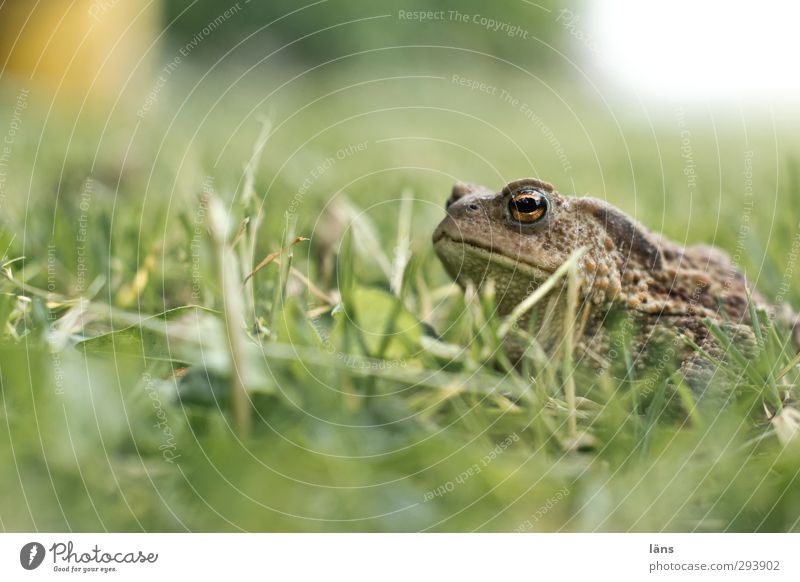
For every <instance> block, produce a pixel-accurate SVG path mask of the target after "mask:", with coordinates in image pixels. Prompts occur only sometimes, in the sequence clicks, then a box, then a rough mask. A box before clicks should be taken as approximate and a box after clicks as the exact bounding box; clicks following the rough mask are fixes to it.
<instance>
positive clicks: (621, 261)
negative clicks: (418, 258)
mask: <svg viewBox="0 0 800 582" xmlns="http://www.w3.org/2000/svg"><path fill="white" fill-rule="evenodd" d="M433 242H434V247H435V250H436V253H437V255H438V256H439V258H440V259H441V261H442V263H443V264H444V266H445V269H446V270H447V272H448V273H449V274H450V275H451V276H452V277H453V279H455V280H456V281H457V282H458V283H459V284H460V285H461V286H462V287H466V286H467V285H468V284H469V283H470V282H472V283H474V284H475V285H477V287H478V289H481V288H483V286H484V285H485V284H486V282H487V281H489V280H492V281H493V282H494V284H495V289H496V298H497V305H498V310H499V312H500V314H501V315H507V314H509V313H510V312H511V311H512V310H513V309H514V307H515V306H516V305H518V304H519V303H520V301H522V300H523V299H524V298H525V297H527V296H528V295H530V294H531V293H532V292H533V291H534V290H535V289H536V288H538V287H539V286H540V285H541V284H542V283H543V282H544V281H545V280H546V279H547V278H548V277H550V276H551V275H552V274H553V272H554V271H555V270H556V269H557V268H558V267H559V266H560V265H562V264H563V263H564V262H565V261H566V260H567V258H568V257H569V256H570V254H571V253H572V252H573V251H575V250H576V249H577V248H579V247H583V249H584V253H583V254H582V255H581V257H580V259H579V262H578V282H579V284H580V287H579V303H578V314H577V316H576V318H575V319H576V321H575V326H576V333H575V335H576V340H577V341H576V350H577V352H578V355H579V357H580V358H581V359H582V360H583V361H584V362H586V363H588V364H590V365H592V364H594V365H595V366H599V367H601V368H602V367H605V366H606V365H607V363H608V362H607V358H606V354H607V352H608V351H609V348H610V344H609V342H610V341H611V340H610V337H611V334H610V333H609V328H610V325H609V322H611V321H618V320H619V318H618V317H615V316H614V314H617V315H619V314H620V313H621V314H623V315H624V316H626V317H627V318H628V319H629V320H633V321H634V322H635V331H634V332H633V334H634V335H635V336H636V337H635V338H634V341H633V342H632V344H633V350H632V351H633V355H634V357H635V359H637V360H639V361H640V362H644V361H645V359H646V358H645V354H646V352H647V348H648V347H649V346H652V345H655V342H656V340H657V339H666V340H667V342H668V343H667V345H666V346H664V345H663V344H659V345H661V349H660V350H659V352H664V351H666V353H668V354H672V355H673V356H674V358H673V359H674V360H676V361H677V362H679V363H680V364H681V366H682V370H683V372H684V373H685V374H686V378H687V381H688V382H689V383H690V385H692V386H693V387H695V388H698V389H699V388H700V386H701V385H702V384H703V383H704V382H705V381H707V380H708V378H709V377H710V376H712V375H713V374H714V372H715V368H716V367H717V366H716V365H714V364H713V363H712V361H714V360H715V361H716V363H717V365H718V363H719V362H720V361H726V352H727V351H728V350H729V349H730V345H728V346H725V345H721V344H720V342H719V340H718V339H715V338H714V336H713V335H712V334H711V332H710V330H709V327H708V326H707V325H706V323H705V321H706V320H710V321H713V322H715V323H717V324H718V325H719V327H720V328H722V329H723V330H724V332H725V333H726V334H727V336H728V337H729V338H730V339H731V342H732V345H733V346H735V347H736V349H737V350H738V351H739V352H740V353H741V354H744V355H745V356H746V357H747V356H749V355H752V354H753V353H754V352H755V350H757V345H756V338H755V337H754V333H753V327H752V325H751V321H750V317H751V311H750V305H749V303H748V298H747V296H748V292H749V293H750V294H751V296H752V300H753V304H754V305H755V306H756V307H757V308H761V309H764V310H766V311H768V312H770V313H771V312H772V309H771V307H770V306H769V305H768V304H767V302H766V301H765V300H764V299H763V297H761V296H760V295H759V294H758V293H757V292H756V291H755V290H754V289H752V288H751V287H750V285H749V283H748V282H747V280H746V279H745V277H744V275H743V274H742V273H741V272H740V271H739V270H738V269H736V267H735V266H734V265H733V264H732V263H731V260H730V258H729V257H728V256H727V255H726V254H725V253H724V252H722V251H720V250H718V249H716V248H713V247H708V246H690V247H683V246H681V245H679V244H676V243H674V242H672V241H669V240H667V239H665V238H664V237H662V236H661V235H659V234H656V233H653V232H651V231H649V230H648V229H647V228H645V227H644V226H642V225H641V224H639V223H637V222H636V221H635V220H633V219H632V218H630V217H629V216H627V215H626V214H624V213H623V212H621V211H620V210H618V209H616V208H614V207H613V206H611V205H610V204H608V203H606V202H603V201H601V200H597V199H594V198H578V197H572V196H563V195H561V194H559V193H557V192H556V191H555V190H554V188H553V186H552V185H550V184H548V183H546V182H542V181H540V180H536V179H522V180H517V181H514V182H511V183H510V184H508V185H507V186H506V187H505V188H503V190H502V191H501V192H499V193H494V192H491V191H490V190H487V189H486V188H483V187H481V186H473V185H468V184H462V183H459V184H456V185H455V186H454V188H453V192H452V195H451V197H450V199H449V200H448V203H447V217H446V218H445V219H444V220H443V221H442V223H441V224H439V226H438V227H437V229H436V231H435V232H434V234H433ZM561 289H563V284H562V286H561ZM563 295H565V294H563V293H558V292H555V291H554V292H553V293H551V294H550V299H549V302H548V308H547V309H548V313H546V314H545V315H544V316H543V317H541V318H540V319H538V320H537V321H536V322H534V323H535V325H533V326H532V330H533V331H534V332H535V337H536V340H537V341H538V342H539V343H540V344H541V345H542V347H543V348H544V349H545V352H547V353H553V352H554V351H555V350H557V349H558V348H559V346H560V345H561V343H562V342H563V338H564V326H565V325H566V324H565V319H564V317H563V310H564V305H565V301H564V300H563V298H562V299H561V300H559V299H558V297H556V296H563ZM791 318H792V320H794V321H796V319H795V318H794V316H793V315H792V316H791ZM520 323H521V325H522V327H523V328H525V326H526V325H528V324H529V323H528V321H527V317H526V318H523V320H521V322H520ZM794 326H795V327H794V336H795V343H798V344H800V326H798V325H797V324H796V323H795V324H794ZM687 338H688V340H690V341H691V342H694V343H695V344H696V345H697V346H699V347H701V348H702V351H696V350H695V349H693V348H692V347H690V342H687V341H685V339H687ZM510 349H511V351H512V354H514V356H516V357H518V356H519V355H521V354H520V351H521V346H519V345H518V344H512V345H511V346H510ZM701 354H704V355H701ZM708 355H711V356H712V358H711V359H709V358H707V357H705V356H708ZM659 357H660V356H659Z"/></svg>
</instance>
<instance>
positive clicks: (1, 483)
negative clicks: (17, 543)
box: [0, 49, 800, 532]
mask: <svg viewBox="0 0 800 582" xmlns="http://www.w3.org/2000/svg"><path fill="white" fill-rule="evenodd" d="M406 52H407V57H408V60H407V61H406V62H405V63H403V62H401V61H396V60H392V61H389V60H388V59H387V60H386V62H384V61H383V56H382V55H381V54H372V55H357V56H355V57H352V58H347V59H342V60H340V61H337V62H333V63H330V64H328V65H326V66H324V67H322V69H321V70H319V71H315V70H309V69H302V68H295V67H293V66H292V65H291V64H290V63H284V64H283V65H281V66H272V65H271V66H269V67H267V66H266V65H262V66H261V67H260V68H257V69H255V70H254V71H251V72H249V73H248V75H246V76H244V75H242V76H243V78H240V75H239V72H238V71H236V70H235V69H234V70H224V71H222V70H208V71H206V70H193V69H191V68H190V67H189V66H188V65H187V66H184V67H182V68H181V69H180V70H179V71H177V72H176V73H175V74H174V76H172V77H170V79H169V81H168V83H167V84H166V87H164V88H163V89H159V90H158V91H153V90H152V89H153V87H142V88H137V91H136V92H135V93H136V95H135V96H131V95H127V96H125V98H124V99H122V100H121V101H120V102H119V103H117V104H116V106H115V107H113V109H112V105H111V104H104V105H103V106H97V107H92V106H90V105H89V106H84V107H83V108H82V109H81V106H80V102H78V103H74V104H68V103H60V104H57V105H56V106H54V107H51V104H50V102H49V100H47V99H42V98H37V97H36V96H35V95H30V96H28V95H26V94H23V93H21V92H20V88H19V87H16V86H12V85H10V84H6V85H5V86H4V87H3V91H2V104H3V111H6V112H9V113H8V114H7V117H8V119H9V123H10V124H11V125H9V126H8V127H9V132H10V131H11V128H14V127H15V126H14V122H13V119H12V114H13V112H14V111H16V110H19V115H18V116H17V117H18V122H17V124H16V125H17V126H18V127H17V129H14V135H13V136H12V137H13V139H12V140H11V141H12V142H13V143H12V144H11V145H10V153H7V156H8V157H7V161H5V162H4V165H3V167H2V168H1V169H2V170H3V173H2V174H1V175H0V177H1V178H2V183H1V184H2V190H0V193H2V198H0V207H1V208H2V229H0V242H2V247H3V249H4V250H5V256H4V257H3V262H4V267H3V271H4V278H3V279H2V280H0V292H2V294H0V320H2V321H3V325H4V330H5V331H4V334H3V338H2V343H0V395H2V400H0V414H1V415H2V421H1V422H0V434H2V436H0V463H2V465H3V466H4V467H6V469H5V471H4V475H3V477H2V478H0V528H2V529H3V530H6V531H19V530H41V531H64V530H67V531H94V530H101V531H102V530H108V531H185V530H192V531H218V530H224V531H240V530H245V531H419V530H424V531H475V530H478V531H547V532H552V531H743V532H748V531H800V443H798V441H797V439H795V440H794V441H789V442H788V443H787V442H786V439H785V438H783V437H784V436H785V435H786V434H789V433H791V429H792V426H791V422H792V416H791V414H792V413H791V412H789V409H788V408H785V409H784V413H783V415H782V416H781V417H780V418H778V419H774V420H773V421H772V422H771V421H770V419H769V418H768V415H767V413H766V412H765V408H764V403H765V402H767V403H769V402H770V400H769V398H770V390H775V387H776V385H777V386H779V387H780V389H781V390H786V391H788V392H789V393H791V394H794V395H795V396H796V390H795V388H794V386H795V385H796V382H797V380H798V370H797V367H796V366H794V367H792V366H789V364H790V360H791V358H792V356H793V354H790V353H788V352H784V353H781V352H780V350H778V349H773V348H775V347H776V346H778V345H779V343H780V342H779V339H785V336H784V335H781V334H783V331H782V330H780V329H776V330H774V331H772V330H770V329H769V326H767V325H766V324H765V325H764V328H763V331H764V333H765V334H766V335H768V336H769V338H770V339H769V341H770V342H772V343H771V344H770V346H772V347H771V348H770V349H767V350H765V351H764V353H763V354H762V356H761V358H760V359H759V360H758V361H757V362H753V363H752V370H751V372H752V373H749V374H748V373H745V372H744V371H740V372H739V373H737V372H736V371H733V372H731V373H730V374H727V375H725V376H724V378H721V379H720V381H721V382H723V383H724V384H725V387H726V390H727V394H728V395H729V397H728V398H727V404H726V405H725V406H722V407H719V408H717V409H714V410H695V409H692V407H691V406H690V405H686V403H685V402H684V405H685V406H688V409H689V410H690V412H689V413H685V414H678V415H674V414H666V413H665V411H666V410H667V408H666V406H660V405H659V403H658V402H655V403H653V402H651V401H647V402H645V401H644V400H642V399H641V398H640V396H641V386H642V383H643V382H644V381H645V378H644V377H638V376H635V375H634V376H628V377H626V378H624V379H619V378H616V377H612V376H611V375H608V376H602V377H596V376H592V375H591V374H589V373H587V372H586V371H585V370H582V369H581V368H580V366H577V367H574V366H571V365H570V359H567V360H566V361H565V358H564V356H563V354H556V355H555V357H552V358H546V357H543V356H541V355H536V354H533V355H531V356H530V358H528V359H527V360H526V361H525V362H524V363H523V365H522V366H520V367H518V368H512V367H510V366H509V365H508V362H507V361H506V360H505V358H504V357H503V353H502V350H501V349H499V348H500V340H499V336H500V333H499V330H500V328H501V326H502V323H503V322H502V321H501V318H498V317H497V316H496V315H495V314H494V311H493V304H492V299H491V297H484V298H470V299H465V297H464V294H463V293H462V292H461V290H459V289H458V288H457V287H455V286H454V285H453V284H452V283H451V282H450V280H449V279H448V277H447V275H446V273H445V272H444V270H443V268H442V267H441V265H440V264H439V262H438V260H437V259H436V257H435V255H434V254H433V250H432V244H431V240H430V237H431V233H432V231H433V229H434V228H435V226H436V224H437V223H438V222H439V221H440V220H441V219H442V217H443V215H444V202H445V200H446V198H447V196H448V194H449V189H450V187H451V185H452V183H453V182H454V181H456V180H458V179H460V180H466V181H472V182H477V183H482V184H485V185H487V186H490V187H492V188H498V189H499V188H500V187H501V186H502V185H503V184H504V183H505V182H507V181H509V180H511V179H514V178H518V177H523V176H538V177H540V178H542V179H545V180H547V181H550V182H552V183H554V184H555V185H556V187H557V188H558V189H559V190H560V191H561V192H562V193H569V194H579V195H583V194H591V195H594V196H597V197H600V198H605V199H608V200H609V201H611V202H612V203H613V204H615V205H617V206H619V207H620V208H622V209H624V210H625V211H626V212H628V213H630V214H632V215H635V216H636V217H637V218H638V219H639V220H640V221H642V222H643V223H645V224H647V225H648V226H650V227H651V228H653V229H654V230H658V231H661V232H664V233H665V234H667V235H668V236H670V237H671V238H673V239H675V240H679V241H682V242H686V243H687V244H689V243H696V242H704V243H708V244H715V245H717V246H720V247H721V248H724V249H725V250H727V251H728V252H729V253H731V254H732V255H733V256H734V259H735V261H736V263H737V264H738V265H740V266H741V268H742V269H744V270H745V271H746V272H747V274H748V277H749V278H750V279H751V280H752V281H753V282H754V283H755V284H756V285H757V286H758V288H759V289H760V290H761V291H762V292H763V293H764V294H765V295H766V296H767V297H769V298H771V299H775V298H776V297H777V298H781V299H782V300H785V301H790V302H793V303H794V305H795V306H800V288H798V286H797V274H796V273H797V268H798V267H796V266H795V262H796V259H797V251H798V247H800V244H798V240H797V238H796V237H797V236H798V235H797V232H798V223H800V213H798V210H797V207H798V206H797V203H796V202H797V200H798V197H799V196H800V181H798V176H797V170H796V166H795V164H794V159H793V157H794V156H796V155H797V152H798V145H799V144H798V143H797V137H796V136H797V135H798V133H797V128H796V127H795V125H793V124H792V123H790V122H784V121H783V120H781V119H775V118H768V117H766V116H759V115H757V114H755V113H753V114H750V113H746V112H745V113H743V112H740V111H734V110H730V111H726V110H723V111H721V112H715V113H714V114H713V115H712V114H711V113H710V112H709V111H708V110H705V109H702V108H696V107H692V106H691V105H685V104H680V103H678V104H675V105H659V106H658V107H655V106H651V107H646V106H645V105H642V104H641V103H637V102H623V101H619V100H615V99H614V98H613V96H611V95H609V94H607V93H604V92H603V91H601V90H600V89H598V88H597V87H596V86H594V85H593V84H592V83H591V82H590V80H588V79H581V78H580V77H579V75H577V74H569V75H567V74H564V75H551V76H549V77H547V79H546V80H545V78H543V77H541V76H539V75H537V74H533V73H528V72H526V71H522V70H519V68H515V67H514V66H512V65H510V64H508V63H502V62H497V61H491V59H489V58H482V59H476V58H475V56H474V55H464V54H457V55H455V56H454V55H452V54H449V55H445V56H442V58H441V59H439V60H437V59H428V58H426V55H430V53H431V52H436V51H431V49H428V50H427V52H426V51H424V50H421V49H420V50H417V49H407V51H406ZM440 52H444V53H447V52H448V49H440ZM449 52H452V51H449ZM445 57H446V58H445ZM476 61H477V62H476ZM489 61H491V62H489ZM573 73H574V72H573ZM475 82H477V83H475ZM481 84H482V85H481ZM21 95H22V97H20V96H21ZM148 95H150V98H149V99H148V97H147V96H148ZM20 99H22V102H23V103H24V107H23V106H20V105H19V104H20ZM137 112H138V113H137ZM5 127H6V126H5V123H3V124H0V131H2V130H3V128H5ZM0 139H1V138H0ZM261 263H264V264H263V266H262V265H261ZM259 267H260V268H259ZM773 344H774V345H773ZM782 371H784V372H786V374H785V375H784V376H783V380H776V377H777V376H778V375H779V374H780V372H782ZM720 375H721V376H722V372H721V373H720ZM782 381H783V382H786V383H785V384H781V382H782ZM569 386H574V387H575V390H576V392H577V395H578V398H577V401H576V404H575V406H574V407H573V406H572V405H571V404H570V401H569V399H568V398H567V396H566V390H567V389H568V387H569ZM250 403H252V406H251V404H250ZM767 410H768V411H769V407H767ZM772 412H775V411H774V410H771V411H770V414H771V413H772ZM570 419H575V425H574V426H573V425H572V424H571V421H570ZM794 422H796V419H795V420H794Z"/></svg>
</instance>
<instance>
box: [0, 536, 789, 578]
mask: <svg viewBox="0 0 800 582" xmlns="http://www.w3.org/2000/svg"><path fill="white" fill-rule="evenodd" d="M70 543H71V544H72V545H71V546H70ZM36 544H41V545H40V546H39V545H37V546H36V549H32V548H33V546H34V545H36ZM42 547H43V548H44V551H45V554H44V556H43V559H42V556H41V550H40V548H42ZM31 553H33V554H34V555H33V556H31ZM798 553H800V534H4V535H0V580H51V579H52V580H66V579H73V580H76V579H87V578H91V579H103V580H119V581H122V580H145V579H147V580H186V579H191V578H188V577H189V576H196V577H197V579H198V580H210V579H220V580H223V581H224V580H238V579H242V580H244V579H245V578H236V577H237V576H247V577H248V578H246V579H247V580H251V579H253V578H252V577H253V575H256V579H265V580H317V579H319V580H325V581H326V582H328V581H338V580H342V581H347V582H354V581H361V580H364V581H370V582H372V581H376V580H378V581H383V580H387V581H394V580H397V581H403V582H408V581H412V582H417V581H422V580H458V581H459V582H461V581H468V580H481V581H486V580H497V581H499V580H577V579H578V578H577V577H578V576H586V577H587V578H586V580H605V579H609V580H645V579H652V580H692V579H695V580H703V581H706V580H800V568H798V561H799V560H798ZM126 560H127V561H128V562H126ZM130 560H135V563H129V561H130ZM37 561H38V562H40V565H39V566H38V567H36V568H35V569H32V570H27V569H26V568H25V567H23V562H25V563H26V564H27V566H28V567H30V566H32V565H34V564H35V563H36V562H37ZM731 565H733V566H731Z"/></svg>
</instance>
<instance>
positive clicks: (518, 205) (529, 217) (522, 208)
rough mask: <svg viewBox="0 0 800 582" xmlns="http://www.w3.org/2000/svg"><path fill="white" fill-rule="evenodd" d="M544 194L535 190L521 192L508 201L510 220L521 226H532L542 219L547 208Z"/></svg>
mask: <svg viewBox="0 0 800 582" xmlns="http://www.w3.org/2000/svg"><path fill="white" fill-rule="evenodd" d="M548 204H549V203H548V202H547V198H545V196H544V194H542V193H541V192H538V191H536V190H521V191H519V192H517V193H516V194H514V195H513V196H512V197H511V200H509V201H508V211H509V212H510V213H511V218H513V219H514V220H516V221H517V222H521V223H522V224H533V223H534V222H537V221H539V220H541V219H542V218H544V215H545V214H547V209H548V207H549V205H548Z"/></svg>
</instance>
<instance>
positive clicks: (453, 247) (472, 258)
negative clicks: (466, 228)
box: [433, 230, 553, 282]
mask: <svg viewBox="0 0 800 582" xmlns="http://www.w3.org/2000/svg"><path fill="white" fill-rule="evenodd" d="M433 246H434V250H435V251H436V254H437V255H438V256H439V259H440V260H441V261H442V263H443V264H444V265H445V267H446V268H447V270H448V271H449V272H450V274H451V275H452V276H453V278H455V279H458V278H459V277H460V276H465V275H469V273H465V272H463V271H464V266H465V265H466V263H467V262H471V263H475V262H480V263H484V264H486V266H487V267H494V268H500V269H503V270H506V271H511V272H512V273H514V272H517V273H518V274H519V275H522V276H524V277H526V278H528V279H531V280H534V281H537V282H544V281H545V280H547V279H548V278H549V277H550V276H551V275H552V274H553V271H552V270H550V269H546V268H542V267H541V266H539V265H534V264H532V263H530V262H528V261H526V260H525V256H524V255H521V254H520V255H517V256H516V257H510V256H508V255H504V254H501V253H498V252H497V251H496V250H493V249H492V246H491V245H489V244H486V242H485V241H482V240H475V239H471V238H470V237H465V236H461V237H458V238H456V237H453V236H451V235H449V234H448V233H447V232H444V231H443V230H439V231H437V232H436V233H435V234H434V237H433ZM490 271H491V269H489V268H487V269H483V273H484V275H488V276H490V275H491V272H490Z"/></svg>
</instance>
